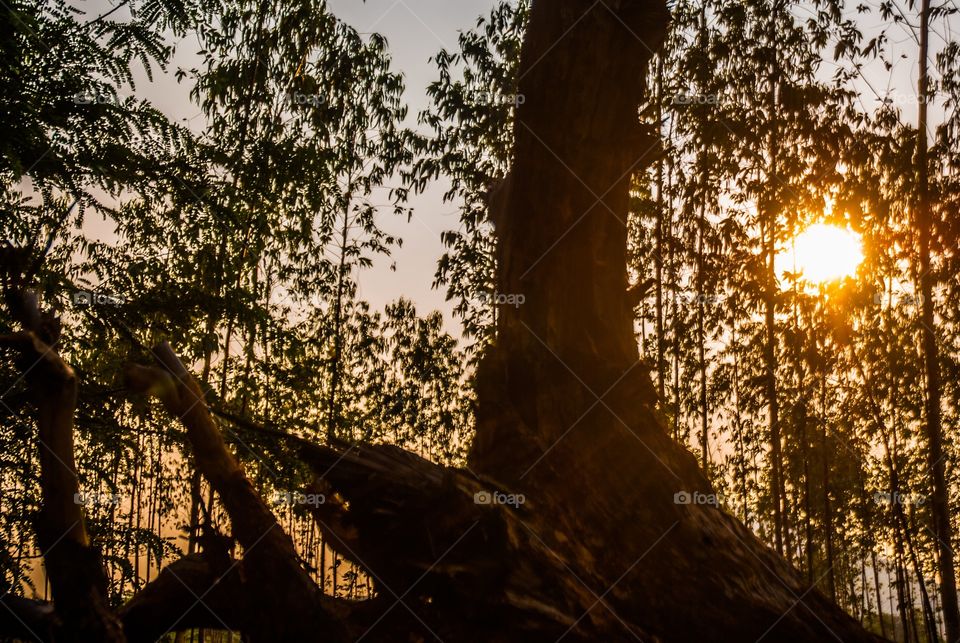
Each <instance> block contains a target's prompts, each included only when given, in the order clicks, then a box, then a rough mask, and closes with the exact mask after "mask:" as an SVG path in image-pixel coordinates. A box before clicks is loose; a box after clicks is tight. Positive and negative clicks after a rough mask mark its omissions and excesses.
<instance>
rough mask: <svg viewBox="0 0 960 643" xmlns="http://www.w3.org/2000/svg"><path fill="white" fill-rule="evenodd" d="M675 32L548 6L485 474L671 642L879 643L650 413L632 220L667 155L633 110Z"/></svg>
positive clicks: (532, 93) (495, 363)
mask: <svg viewBox="0 0 960 643" xmlns="http://www.w3.org/2000/svg"><path fill="white" fill-rule="evenodd" d="M666 24H667V13H666V9H665V7H664V5H663V3H662V2H656V1H646V2H641V1H626V0H624V1H621V2H607V3H592V2H590V1H589V0H568V1H565V2H553V3H543V2H540V3H534V7H533V10H532V14H531V18H530V24H529V28H528V33H527V39H526V42H525V44H524V48H523V54H522V55H523V60H522V62H521V66H520V82H519V92H520V94H522V95H523V96H524V97H525V101H524V103H523V104H522V105H521V106H520V107H519V109H518V114H517V124H516V132H515V134H516V136H515V140H516V147H515V155H514V164H513V168H512V171H511V192H510V194H509V195H508V198H507V199H506V207H505V212H504V213H502V214H501V215H500V216H498V217H496V218H497V220H498V221H499V222H500V223H499V228H498V230H497V232H498V238H499V257H498V259H499V264H500V275H499V289H500V291H501V292H502V293H522V294H523V295H524V296H525V302H526V303H525V304H524V305H523V306H521V307H519V308H511V307H505V308H504V309H503V310H502V311H501V314H500V316H499V323H498V328H497V339H496V343H495V345H494V347H493V349H492V350H491V352H490V355H489V356H488V357H487V359H486V360H485V362H484V363H483V364H482V367H481V372H480V374H479V377H478V395H479V411H478V416H479V417H478V427H477V438H476V442H475V444H474V448H473V451H472V453H471V457H470V462H469V464H470V468H471V469H472V470H473V471H476V472H477V473H479V474H483V475H489V476H491V477H493V478H495V479H496V480H498V481H500V483H501V484H503V485H506V486H507V487H509V488H511V489H515V490H518V491H521V492H523V493H524V494H526V496H527V498H529V499H530V501H531V503H536V504H535V507H536V511H537V514H536V519H535V524H533V525H531V528H532V529H533V530H535V531H537V533H538V534H539V536H540V537H541V538H542V539H543V542H544V543H545V544H546V545H547V546H548V547H549V548H550V549H551V550H554V551H556V552H557V553H558V555H560V556H561V557H563V558H564V559H565V560H566V561H567V562H568V563H569V565H570V567H571V569H572V570H573V571H575V572H576V574H577V575H578V576H579V577H580V578H582V579H584V581H585V583H586V584H587V585H588V586H589V587H590V588H591V590H592V591H593V592H595V593H596V595H597V596H598V597H602V601H600V602H603V603H604V605H605V607H598V608H596V609H598V610H603V609H610V610H611V611H614V612H616V613H617V614H618V615H620V616H622V617H623V618H624V619H625V620H628V621H630V622H633V623H638V624H641V625H642V627H643V628H644V629H645V630H646V631H648V632H650V633H652V634H654V635H656V636H658V637H662V638H663V639H664V640H670V641H687V640H689V641H695V640H696V641H704V640H718V641H721V640H722V641H741V640H743V641H746V640H757V639H758V638H760V637H763V636H766V637H767V638H769V639H770V640H777V641H822V640H828V639H832V638H839V639H841V640H844V641H855V640H871V639H872V638H873V637H872V636H871V635H869V634H866V633H864V632H863V631H862V630H861V629H860V627H859V626H858V625H857V624H856V623H855V622H854V621H853V620H852V619H850V618H848V617H847V616H846V615H845V614H844V613H842V612H841V610H840V609H839V608H837V607H836V606H834V605H833V604H832V603H830V602H828V601H827V600H826V599H824V598H823V597H822V596H821V595H820V594H819V593H818V592H817V591H816V590H812V589H811V588H809V587H808V586H807V585H806V584H805V583H804V582H802V581H801V580H800V578H799V577H798V575H797V574H795V573H794V571H793V570H792V569H790V568H789V567H788V566H787V565H786V564H785V563H784V562H783V561H782V560H781V559H780V558H779V557H777V556H776V555H774V554H773V553H772V552H771V551H770V550H769V549H768V548H766V547H765V546H763V545H762V544H761V543H760V542H758V540H757V539H756V538H754V536H753V535H752V534H751V533H750V532H749V531H748V530H747V529H745V528H744V527H743V526H742V525H740V524H739V523H738V522H737V521H735V520H734V519H733V518H731V517H730V516H729V515H728V514H726V513H725V512H724V511H723V510H722V509H719V508H717V507H716V506H711V505H710V504H696V502H697V501H698V500H704V499H709V500H712V499H713V498H712V497H711V496H710V495H709V494H712V493H713V491H712V489H711V488H710V485H709V483H708V482H707V481H706V480H705V479H704V477H703V475H702V473H701V471H700V470H699V468H698V467H697V463H696V461H695V459H694V458H693V456H692V455H691V454H690V453H688V452H687V451H686V450H685V449H683V448H682V447H680V446H679V445H677V444H676V443H674V442H673V441H671V440H670V439H669V438H668V437H667V435H666V434H665V431H664V429H663V428H662V427H661V426H660V425H659V424H658V423H657V421H656V420H655V418H654V416H653V413H652V412H651V407H652V405H653V403H654V395H653V389H652V386H651V384H650V382H649V379H648V376H647V374H646V373H645V372H644V369H643V368H641V367H640V365H639V361H638V350H637V345H636V342H635V340H634V335H633V317H632V311H631V309H630V305H629V303H628V299H627V297H626V291H627V287H628V284H627V274H626V247H627V243H626V242H627V229H626V225H625V223H626V218H627V211H628V210H627V209H628V197H629V192H628V191H629V185H630V177H631V174H632V173H633V172H636V171H638V170H639V169H641V167H642V165H643V163H644V160H645V158H646V157H648V156H651V155H652V151H653V150H652V149H651V148H652V147H654V144H655V142H654V140H652V139H651V138H649V137H647V136H645V135H644V133H643V131H642V130H641V128H640V126H639V124H638V117H637V109H638V105H639V104H640V102H641V100H642V98H643V90H644V87H643V80H644V79H643V76H644V70H645V68H646V63H647V62H648V60H649V59H650V57H651V54H652V51H653V50H654V49H656V48H657V47H658V46H659V44H660V40H661V38H662V37H663V34H664V31H665V28H666ZM682 492H687V493H688V494H691V499H692V500H693V501H694V502H693V503H691V504H678V502H676V501H675V494H681V493H682ZM697 494H702V495H699V496H698V495H697ZM676 499H677V500H679V501H681V503H682V501H683V500H686V499H687V496H686V495H681V496H676ZM611 636H613V635H612V634H611ZM619 636H620V637H622V638H628V634H627V633H626V632H625V631H622V632H620V633H619Z"/></svg>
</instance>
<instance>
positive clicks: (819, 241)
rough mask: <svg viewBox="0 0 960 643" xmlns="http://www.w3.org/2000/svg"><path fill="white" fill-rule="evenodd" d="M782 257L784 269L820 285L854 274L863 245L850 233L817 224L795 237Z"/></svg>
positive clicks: (859, 239) (861, 255)
mask: <svg viewBox="0 0 960 643" xmlns="http://www.w3.org/2000/svg"><path fill="white" fill-rule="evenodd" d="M783 255H784V256H783V257H782V260H783V261H782V264H783V265H784V267H785V268H787V269H790V270H796V271H797V272H800V273H801V274H802V276H803V278H804V279H806V280H807V281H810V282H813V283H823V282H827V281H835V280H837V279H842V278H844V277H851V276H853V275H854V274H856V272H857V266H859V265H860V262H861V261H863V243H862V240H861V238H860V235H859V234H857V233H856V232H853V231H852V230H848V229H846V228H840V227H837V226H833V225H827V224H825V223H817V224H814V225H812V226H810V227H808V228H807V229H806V230H804V231H803V232H801V233H800V234H799V235H797V237H796V238H795V239H794V241H793V247H792V248H791V249H787V250H786V251H784V253H783ZM788 266H789V267H788Z"/></svg>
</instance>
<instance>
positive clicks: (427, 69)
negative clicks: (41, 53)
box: [76, 0, 960, 333]
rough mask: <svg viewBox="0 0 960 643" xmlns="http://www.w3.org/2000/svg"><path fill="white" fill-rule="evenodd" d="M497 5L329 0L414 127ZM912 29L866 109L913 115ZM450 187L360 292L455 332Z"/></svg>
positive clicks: (869, 86) (190, 60) (177, 61)
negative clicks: (385, 71)
mask: <svg viewBox="0 0 960 643" xmlns="http://www.w3.org/2000/svg"><path fill="white" fill-rule="evenodd" d="M114 1H115V0H114ZM495 4H496V0H459V1H458V0H366V1H365V2H364V1H361V0H330V7H331V9H332V10H333V12H334V13H335V14H336V15H337V16H338V17H340V18H341V19H342V20H344V21H345V22H347V23H348V24H350V25H352V26H353V27H354V28H356V29H357V30H358V31H360V32H361V33H371V32H379V33H381V34H383V35H384V36H386V38H387V40H388V42H389V44H390V52H391V55H392V57H393V66H394V69H395V70H397V71H400V72H402V73H403V75H404V78H405V83H406V100H407V104H408V105H409V108H410V115H409V122H408V125H410V126H415V125H416V116H417V114H418V113H419V112H420V111H421V110H422V109H424V108H425V107H426V106H427V97H426V87H427V85H428V84H429V83H430V82H431V81H433V80H434V79H435V78H436V76H437V74H436V71H435V66H434V65H433V64H432V63H430V62H429V59H430V57H431V56H433V55H435V54H436V53H437V52H438V51H439V50H440V49H442V48H446V49H448V50H456V48H457V36H458V32H459V31H461V30H464V29H469V28H471V27H473V26H474V25H475V23H476V20H477V18H478V17H479V16H481V15H484V14H486V13H488V12H489V11H490V9H491V8H492V7H493V6H494V5H495ZM867 4H868V5H869V6H871V7H872V8H873V10H874V11H873V12H872V14H871V15H869V16H863V15H861V16H858V22H859V23H860V25H861V27H862V28H863V31H864V35H865V40H869V38H870V37H871V36H872V35H875V34H876V32H877V30H878V29H879V28H881V26H889V25H884V21H883V20H882V19H881V18H880V16H879V15H877V11H876V8H877V4H878V3H877V2H876V1H875V0H874V1H868V2H867ZM76 6H78V7H80V8H81V9H83V10H84V11H86V12H88V14H90V15H98V14H100V13H102V12H103V11H104V10H106V9H109V8H110V7H112V6H113V5H112V4H111V2H110V0H76ZM122 15H123V13H122V11H121V12H118V13H117V14H116V15H115V16H114V17H115V19H121V16H122ZM798 17H800V18H801V19H805V18H806V17H808V16H807V15H804V11H803V10H802V7H798ZM958 22H960V18H958V17H954V18H951V19H950V21H949V22H948V23H947V24H943V23H942V22H938V23H937V24H936V25H935V33H934V37H933V42H932V43H931V44H932V47H933V48H934V50H936V49H937V48H938V46H939V45H940V44H941V43H942V42H943V40H944V39H949V38H954V37H956V31H957V28H958V25H957V23H958ZM913 36H914V34H912V33H910V30H909V28H907V27H905V26H902V25H901V26H900V27H899V29H894V30H891V41H890V43H889V48H890V49H891V50H892V51H891V52H890V54H891V55H890V59H891V61H892V64H893V69H892V70H890V71H888V70H886V69H884V68H883V67H882V66H881V65H879V64H875V65H870V66H868V67H867V68H866V69H865V70H864V77H863V80H861V81H860V82H859V83H857V84H858V89H859V90H860V91H861V96H862V99H861V100H862V102H863V105H862V106H863V109H865V110H872V109H874V108H875V107H876V105H877V102H878V101H877V99H876V94H878V93H879V94H887V95H892V97H893V99H894V100H895V102H896V103H897V105H898V106H899V107H900V108H901V109H903V117H904V119H905V121H907V122H911V121H913V120H914V118H915V115H914V114H915V109H914V106H915V98H914V95H915V83H916V43H915V41H914V38H913ZM198 48H199V45H198V43H197V42H196V38H195V37H193V38H190V37H188V38H186V39H184V40H183V41H181V42H180V43H179V45H178V47H177V52H176V56H175V58H174V64H173V66H172V68H171V71H172V70H175V69H176V68H177V67H178V66H180V67H184V68H189V67H193V66H196V65H197V64H198V63H199V60H198V58H197V57H196V55H195V54H196V50H197V49H198ZM911 54H912V55H911ZM931 58H932V56H931ZM831 63H832V61H829V57H828V62H827V64H826V65H825V66H824V70H823V71H824V74H823V75H824V79H825V80H826V79H827V78H828V77H829V75H830V73H832V71H833V69H834V68H833V66H832V64H831ZM931 63H932V61H931ZM139 76H140V78H142V79H143V82H141V83H140V84H139V86H138V93H139V94H140V95H142V96H144V97H145V98H147V99H149V100H151V101H152V102H153V103H154V104H155V105H157V107H159V108H160V109H162V110H163V111H164V112H165V113H167V114H168V116H170V117H171V118H174V119H176V120H181V119H185V120H186V121H188V122H191V123H192V124H193V125H194V126H195V127H198V128H199V127H200V121H199V118H201V117H200V115H199V114H198V112H199V110H198V109H197V108H196V106H194V105H191V104H190V102H189V100H188V98H187V92H188V91H189V85H187V84H183V85H178V84H177V83H176V81H175V79H174V78H173V77H172V74H167V75H165V76H158V77H155V81H154V82H153V83H147V82H145V78H144V77H143V76H142V75H139ZM939 111H940V110H939V109H938V106H936V105H934V106H933V107H932V109H931V117H932V119H931V120H932V122H933V123H936V122H937V121H938V118H937V116H938V115H939V114H938V112H939ZM444 189H445V185H444V184H443V183H440V184H435V185H433V186H432V187H431V188H430V189H429V190H428V191H427V192H426V193H425V194H423V195H419V196H415V197H413V199H412V201H411V202H410V204H409V205H411V206H412V207H413V208H414V218H413V220H412V221H411V222H410V223H407V222H406V219H405V218H400V217H394V216H393V215H392V214H391V213H389V212H387V213H385V214H384V216H383V217H382V219H381V225H382V226H383V227H384V228H385V229H387V230H388V231H389V232H391V233H393V234H395V235H397V236H400V237H402V238H403V241H404V243H403V247H402V248H400V249H397V250H395V252H394V254H393V257H392V258H390V259H387V260H380V261H377V263H376V265H375V267H374V268H373V269H371V270H368V271H366V272H364V273H363V275H362V276H361V278H360V296H361V297H363V298H365V299H367V300H368V301H370V302H371V304H373V306H374V307H375V308H381V307H382V306H383V305H384V304H385V303H387V302H389V301H392V300H394V299H396V298H397V297H399V296H401V295H403V296H406V297H408V298H410V299H412V300H413V301H414V302H415V303H416V305H417V307H418V309H419V311H420V313H421V314H423V313H426V312H428V311H429V310H432V309H440V310H442V311H443V312H444V314H445V316H446V318H447V320H448V322H450V323H449V326H448V328H449V330H450V331H452V332H455V333H456V332H457V331H458V326H457V325H456V324H455V323H452V322H453V320H452V318H451V316H450V308H451V306H450V305H449V304H448V303H447V302H445V301H444V294H443V292H440V291H436V290H433V289H432V288H431V283H432V281H433V275H434V272H435V269H436V262H437V259H438V258H439V256H440V254H441V253H442V251H443V248H442V244H441V243H440V233H441V232H442V231H443V230H446V229H453V228H457V227H458V225H459V220H458V214H457V204H456V203H443V202H442V194H443V191H444ZM97 228H99V229H101V230H102V232H103V235H104V236H107V235H109V226H103V227H102V228H100V227H99V226H98V227H97ZM391 263H395V265H396V271H395V272H393V271H391V270H389V266H390V264H391Z"/></svg>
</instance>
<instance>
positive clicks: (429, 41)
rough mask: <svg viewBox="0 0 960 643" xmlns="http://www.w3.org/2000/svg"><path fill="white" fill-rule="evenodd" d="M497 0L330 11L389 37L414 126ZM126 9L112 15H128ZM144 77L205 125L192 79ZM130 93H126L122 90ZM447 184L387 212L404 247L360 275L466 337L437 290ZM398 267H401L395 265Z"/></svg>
mask: <svg viewBox="0 0 960 643" xmlns="http://www.w3.org/2000/svg"><path fill="white" fill-rule="evenodd" d="M495 4H496V0H464V1H461V2H451V1H450V0H367V1H366V2H361V1H360V0H331V1H330V3H329V6H330V8H331V10H332V11H333V12H334V13H335V14H336V15H337V16H338V17H339V18H341V19H342V20H344V21H345V22H347V23H348V24H350V25H351V26H353V27H354V28H355V29H357V30H358V31H359V32H361V33H372V32H378V33H380V34H383V35H384V36H386V38H387V40H388V41H389V44H390V53H391V56H392V58H393V68H394V69H395V70H396V71H399V72H401V73H402V74H403V76H404V79H405V84H406V101H407V104H408V106H409V117H408V123H407V124H408V126H411V127H413V126H416V119H417V114H418V113H419V112H420V111H421V110H423V109H424V108H426V107H427V103H428V101H427V95H426V87H427V85H428V84H429V83H430V82H432V81H433V80H435V79H436V77H437V74H436V72H435V69H436V67H435V65H433V64H432V63H430V62H429V60H430V58H431V57H432V56H434V55H435V54H436V53H437V52H438V51H440V49H443V48H447V49H449V50H455V49H456V48H457V37H458V33H459V32H460V31H461V30H465V29H469V28H471V27H473V26H474V25H475V24H476V21H477V18H478V17H480V16H481V15H483V14H486V13H488V12H489V11H490V9H491V8H492V7H493V6H494V5H495ZM75 6H77V7H78V8H80V9H82V10H83V11H85V12H87V14H88V15H91V16H96V15H100V14H101V13H103V12H104V11H107V10H109V9H110V8H111V7H112V6H113V4H112V3H111V2H110V1H109V0H92V1H87V0H77V1H76V2H75ZM123 11H124V10H120V11H118V12H117V13H116V14H114V15H113V16H112V17H113V18H114V19H117V20H122V19H123V17H124V15H125V14H124V13H123ZM198 49H199V45H198V43H197V41H196V37H195V36H194V37H190V36H188V37H187V38H185V39H184V40H182V41H180V42H179V43H178V44H177V48H176V53H175V56H174V59H173V64H172V65H171V67H170V69H169V71H170V72H173V71H175V70H176V69H177V67H182V68H190V67H194V66H197V65H198V64H199V63H200V59H199V58H198V57H197V56H196V52H197V50H198ZM135 76H136V77H137V78H138V86H137V94H138V95H140V96H143V97H144V98H146V99H148V100H150V101H151V102H152V103H153V104H154V105H155V106H156V107H157V108H159V109H160V110H162V111H163V112H164V113H166V114H167V115H168V117H170V118H172V119H174V120H177V121H181V122H185V123H188V124H190V125H191V126H193V127H194V128H196V129H200V127H202V122H201V119H202V116H201V115H200V113H199V112H200V110H199V108H197V107H196V105H193V104H191V103H190V101H189V97H188V93H189V90H190V85H189V83H188V82H185V83H183V84H178V83H177V82H176V79H175V78H174V77H173V74H172V73H168V74H160V75H155V76H154V80H153V82H149V81H148V80H147V79H146V76H145V75H144V74H142V73H136V74H135ZM122 93H123V92H121V94H122ZM444 190H445V185H444V184H442V183H440V184H436V185H434V186H432V187H431V188H430V189H429V190H428V191H427V192H426V193H424V194H422V195H417V196H414V197H412V199H411V202H410V203H409V205H411V206H412V207H413V208H414V218H413V219H412V220H411V221H410V222H409V223H407V220H406V218H404V217H395V216H393V214H392V212H389V211H385V212H384V215H383V216H382V218H381V225H382V227H383V228H385V229H386V230H388V231H389V232H391V233H392V234H394V235H396V236H399V237H401V238H402V239H403V247H402V248H399V249H395V250H394V252H393V256H392V257H390V258H382V259H380V260H378V261H376V263H375V265H374V267H373V268H372V269H369V270H366V271H364V273H363V274H362V275H361V277H360V296H361V297H362V298H364V299H366V300H368V301H370V302H371V304H372V305H373V306H374V307H375V308H382V307H383V305H384V304H386V303H388V302H390V301H393V300H395V299H396V298H397V297H399V296H401V295H402V296H405V297H408V298H409V299H412V300H413V301H414V303H415V304H416V305H417V308H418V311H419V312H420V313H421V314H424V313H427V312H429V311H430V310H434V309H439V310H441V311H443V312H444V316H445V317H446V319H447V322H448V330H450V331H451V332H453V333H454V334H459V325H458V324H457V323H456V322H455V321H454V320H453V318H452V317H451V315H450V310H451V308H452V306H451V305H450V304H448V303H447V302H446V301H445V300H444V299H445V298H444V293H443V292H442V291H437V290H434V289H432V288H431V284H432V282H433V275H434V272H435V270H436V263H437V259H438V258H439V257H440V255H441V254H442V252H443V246H442V244H441V242H440V233H441V232H442V231H443V230H446V229H452V228H456V227H458V226H459V217H458V213H457V206H456V204H455V203H447V204H444V203H443V192H444ZM112 227H113V226H112V225H111V224H109V223H107V222H91V224H90V226H89V229H88V234H91V235H94V236H98V237H102V238H109V237H112ZM391 264H395V266H396V271H391V270H390V265H391Z"/></svg>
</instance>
